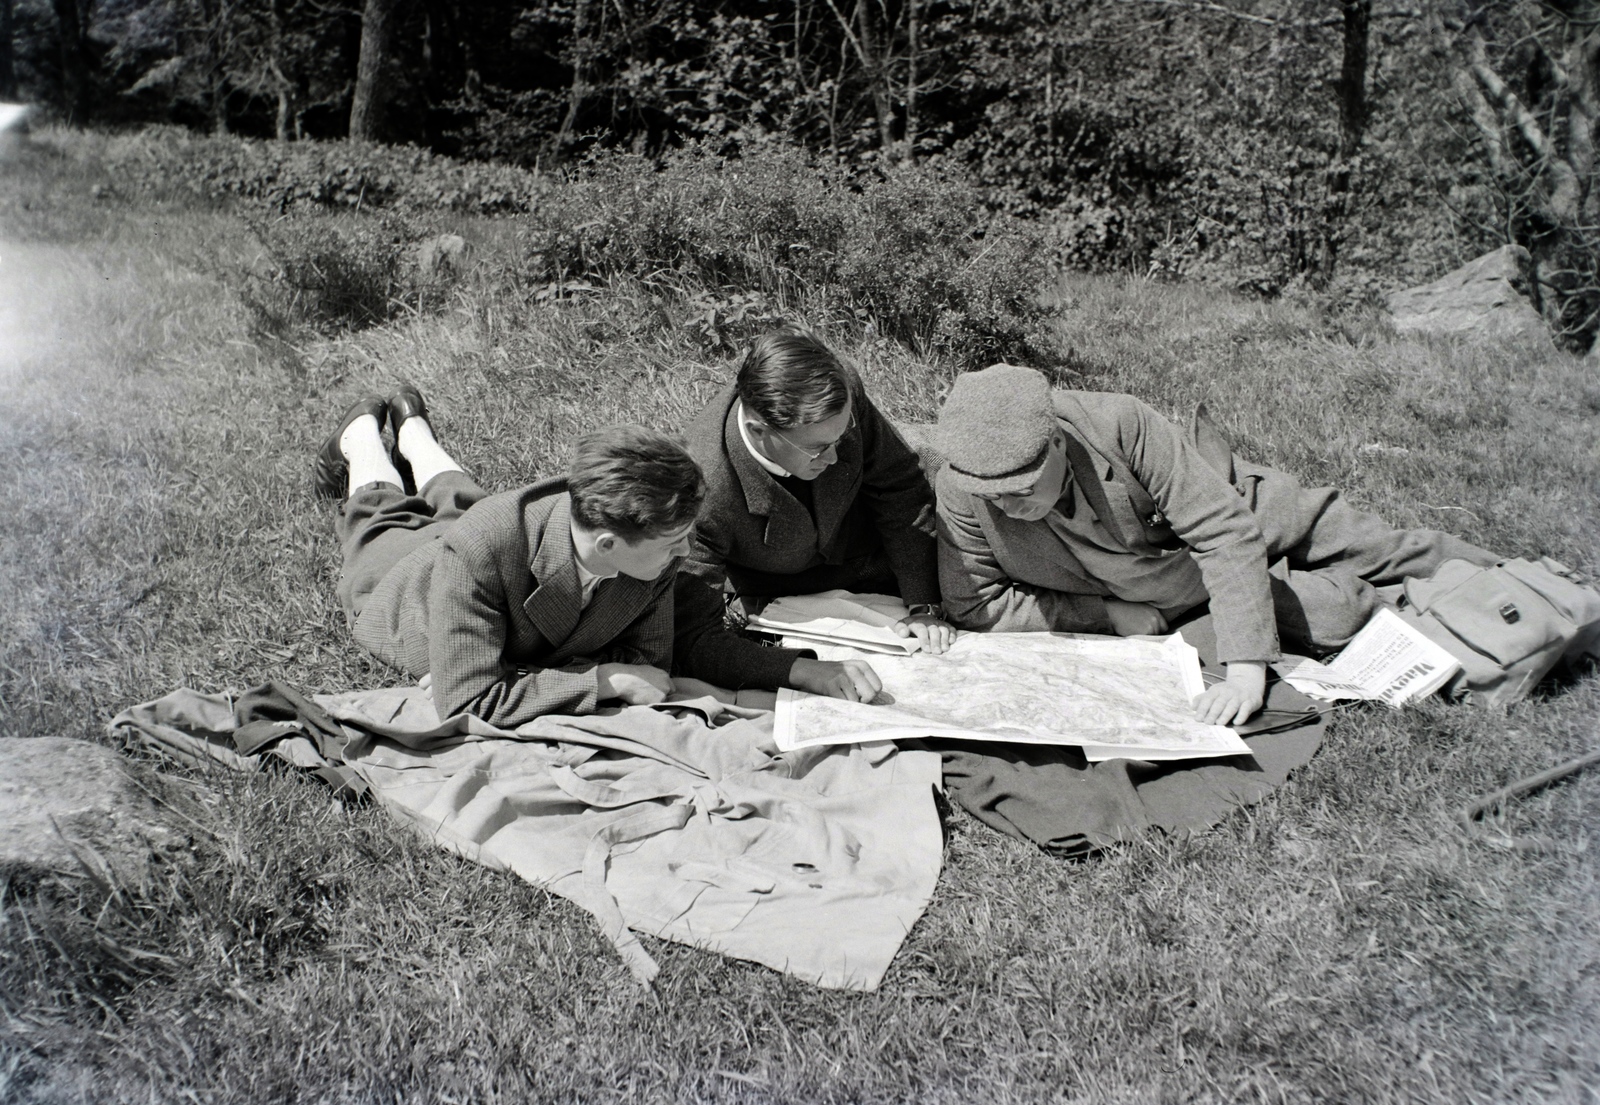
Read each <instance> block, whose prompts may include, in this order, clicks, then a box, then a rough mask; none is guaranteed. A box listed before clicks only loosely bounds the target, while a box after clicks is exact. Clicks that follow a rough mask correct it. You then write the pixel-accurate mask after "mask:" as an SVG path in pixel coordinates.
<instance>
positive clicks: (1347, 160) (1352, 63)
mask: <svg viewBox="0 0 1600 1105" xmlns="http://www.w3.org/2000/svg"><path fill="white" fill-rule="evenodd" d="M1340 7H1341V8H1342V9H1343V10H1344V57H1343V60H1342V61H1341V63H1340V66H1339V81H1338V84H1337V85H1336V86H1335V87H1336V88H1337V89H1338V93H1339V149H1338V152H1337V154H1335V157H1334V163H1333V166H1332V167H1331V169H1330V171H1329V173H1328V205H1327V208H1326V210H1325V212H1324V216H1323V226H1322V258H1321V262H1320V265H1319V268H1320V269H1321V271H1320V272H1319V273H1318V276H1319V277H1320V278H1321V279H1322V280H1323V281H1328V280H1332V279H1333V271H1334V269H1335V268H1336V267H1337V266H1338V263H1339V247H1340V246H1341V245H1342V244H1343V243H1344V236H1345V228H1344V223H1345V218H1346V216H1347V215H1348V214H1349V207H1350V177H1351V172H1352V169H1351V162H1352V161H1354V160H1355V158H1356V155H1357V154H1359V153H1360V152H1361V140H1362V139H1363V138H1364V137H1365V136H1366V133H1367V116H1368V107H1367V58H1368V42H1369V38H1370V35H1369V31H1370V29H1371V25H1372V0H1340Z"/></svg>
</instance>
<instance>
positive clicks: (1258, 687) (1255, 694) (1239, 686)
mask: <svg viewBox="0 0 1600 1105" xmlns="http://www.w3.org/2000/svg"><path fill="white" fill-rule="evenodd" d="M1266 693H1267V665H1266V664H1265V663H1263V662H1262V661H1260V660H1245V661H1239V662H1236V663H1232V664H1229V665H1228V678H1227V679H1225V680H1223V681H1222V682H1221V683H1218V684H1217V685H1216V686H1214V687H1211V688H1209V689H1208V690H1207V691H1206V692H1205V693H1204V694H1202V695H1200V696H1199V697H1198V698H1196V699H1195V700H1194V719H1195V720H1196V721H1199V722H1204V723H1205V724H1207V725H1243V724H1244V723H1245V722H1246V721H1248V720H1250V715H1251V714H1253V713H1255V712H1256V711H1257V710H1259V709H1261V703H1262V702H1263V701H1264V700H1265V698H1266Z"/></svg>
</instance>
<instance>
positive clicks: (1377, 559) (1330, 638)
mask: <svg viewBox="0 0 1600 1105" xmlns="http://www.w3.org/2000/svg"><path fill="white" fill-rule="evenodd" d="M1238 467H1239V471H1238V472H1236V475H1237V476H1238V477H1239V482H1240V483H1241V485H1242V486H1244V489H1245V499H1246V501H1247V502H1248V503H1249V504H1250V509H1251V510H1252V511H1253V512H1254V513H1255V516H1256V522H1257V524H1258V525H1260V527H1261V532H1262V535H1263V536H1264V537H1265V538H1266V542H1267V556H1268V558H1269V563H1270V569H1269V571H1270V574H1271V577H1272V598H1273V602H1274V604H1275V606H1276V613H1277V618H1278V627H1279V629H1280V630H1281V631H1282V633H1283V636H1284V639H1285V644H1287V645H1289V646H1290V647H1303V646H1310V647H1312V648H1313V649H1335V648H1339V647H1341V646H1343V645H1345V644H1346V643H1348V642H1349V640H1350V638H1351V637H1353V636H1355V635H1356V633H1357V632H1358V631H1359V630H1360V629H1361V627H1362V626H1364V625H1365V624H1366V623H1367V620H1368V619H1369V618H1371V617H1372V615H1373V613H1374V612H1375V611H1376V610H1377V607H1378V604H1379V600H1378V596H1377V592H1376V588H1378V587H1382V586H1385V585H1387V584H1391V583H1399V582H1401V581H1402V580H1405V579H1408V578H1412V577H1416V576H1424V577H1425V576H1430V575H1432V574H1433V573H1434V571H1435V570H1437V569H1438V567H1439V565H1440V564H1442V563H1443V562H1444V561H1446V560H1452V559H1460V560H1468V561H1471V562H1472V563H1474V564H1485V565H1487V564H1493V563H1494V562H1495V561H1496V560H1497V559H1499V558H1498V557H1496V556H1495V555H1494V554H1493V553H1491V552H1488V551H1486V550H1484V549H1480V548H1478V547H1477V546H1476V545H1470V544H1468V543H1467V542H1465V541H1463V540H1461V539H1460V538H1459V537H1454V536H1451V535H1450V534H1448V533H1442V532H1440V531H1438V530H1431V529H1396V528H1395V527H1394V526H1391V525H1390V524H1389V523H1388V522H1385V521H1384V520H1383V519H1382V518H1380V517H1378V516H1377V515H1376V514H1369V513H1367V512H1366V511H1361V510H1357V509H1355V508H1354V507H1352V506H1351V505H1350V504H1349V503H1348V502H1346V501H1345V498H1344V496H1343V495H1341V494H1340V493H1339V491H1338V490H1337V489H1335V488H1332V487H1314V488H1307V487H1301V486H1300V483H1299V481H1298V480H1296V479H1295V478H1294V477H1293V476H1291V475H1289V474H1287V473H1285V472H1279V471H1277V470H1276V469H1272V468H1266V467H1263V466H1260V465H1245V464H1241V465H1239V466H1238Z"/></svg>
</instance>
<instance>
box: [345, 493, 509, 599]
mask: <svg viewBox="0 0 1600 1105" xmlns="http://www.w3.org/2000/svg"><path fill="white" fill-rule="evenodd" d="M487 495H488V492H487V491H485V490H484V489H483V488H481V487H479V486H478V485H477V484H476V483H474V482H473V481H472V478H471V477H470V476H468V475H467V474H466V473H465V472H441V473H439V475H437V476H435V477H434V478H433V479H431V480H429V481H428V484H427V486H426V487H424V488H423V489H422V490H421V491H419V492H418V493H417V494H415V495H408V494H407V493H406V492H405V491H404V490H403V489H401V488H398V487H396V486H395V485H394V484H392V483H369V484H366V485H364V486H362V487H358V488H356V490H355V493H354V494H352V495H351V496H350V497H349V498H348V499H346V500H345V501H344V505H343V506H341V507H340V508H339V517H338V518H337V519H335V521H334V524H333V528H334V533H335V535H336V536H337V537H338V538H339V546H340V549H341V550H342V551H343V553H344V569H343V571H341V572H340V573H339V587H338V595H339V602H340V604H341V605H342V606H343V607H344V612H345V617H346V618H347V619H348V620H349V622H350V623H351V624H352V625H354V624H355V620H356V617H357V616H358V615H359V614H360V613H361V608H362V607H363V606H364V605H365V604H366V601H367V596H369V595H371V594H372V592H373V590H374V589H375V588H376V587H377V586H378V583H379V582H380V581H381V580H382V579H383V577H384V576H385V575H387V574H388V573H389V571H390V569H392V568H393V567H394V566H395V565H396V564H398V563H400V561H402V560H404V559H405V558H406V557H407V556H409V555H411V553H413V552H415V551H416V550H417V549H419V548H421V547H422V546H423V545H426V544H428V543H429V542H432V541H435V540H437V539H438V538H440V537H441V536H443V535H444V532H445V528H446V524H447V523H449V522H453V521H455V520H456V519H457V518H459V517H461V515H463V514H465V513H466V511H467V508H468V507H470V506H471V505H472V504H473V503H475V502H477V501H478V500H479V499H482V498H485V497H487Z"/></svg>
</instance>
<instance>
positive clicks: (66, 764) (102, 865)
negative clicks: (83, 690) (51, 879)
mask: <svg viewBox="0 0 1600 1105" xmlns="http://www.w3.org/2000/svg"><path fill="white" fill-rule="evenodd" d="M181 843H182V837H181V834H179V833H177V832H175V831H174V830H173V829H172V828H171V827H170V826H168V825H167V824H165V823H164V820H163V814H162V810H161V808H160V806H158V805H157V804H156V802H155V801H154V799H153V798H152V797H151V795H150V794H149V792H148V791H146V790H145V789H143V788H142V787H141V786H140V785H139V783H138V782H136V781H135V779H134V777H133V775H132V773H131V772H130V770H129V768H128V767H127V765H126V764H125V763H124V762H123V760H122V757H120V756H118V755H117V754H116V753H115V752H113V751H111V750H110V749H108V748H102V747H100V746H99V745H95V744H90V743H88V742H87V741H81V740H68V739H66V738H63V737H0V870H4V869H8V868H9V869H13V870H15V869H17V868H22V869H25V870H28V871H31V872H34V873H37V874H40V875H70V876H79V877H88V878H93V879H95V880H96V881H99V882H108V883H109V882H112V881H113V880H115V881H116V883H119V884H121V885H123V886H137V885H139V884H140V883H141V882H143V880H144V877H145V874H146V873H147V871H148V870H149V867H150V861H151V859H152V858H153V856H154V854H155V853H156V852H157V851H158V850H159V851H165V850H168V849H171V848H174V847H177V846H180V845H181Z"/></svg>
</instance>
